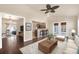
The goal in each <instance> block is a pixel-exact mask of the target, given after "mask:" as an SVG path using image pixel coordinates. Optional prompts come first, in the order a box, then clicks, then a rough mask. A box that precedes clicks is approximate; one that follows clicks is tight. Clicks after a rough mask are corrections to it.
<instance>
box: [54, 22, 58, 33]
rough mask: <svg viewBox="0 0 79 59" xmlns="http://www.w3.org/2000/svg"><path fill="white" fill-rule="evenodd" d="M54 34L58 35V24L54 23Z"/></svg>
mask: <svg viewBox="0 0 79 59" xmlns="http://www.w3.org/2000/svg"><path fill="white" fill-rule="evenodd" d="M54 34H58V23H54Z"/></svg>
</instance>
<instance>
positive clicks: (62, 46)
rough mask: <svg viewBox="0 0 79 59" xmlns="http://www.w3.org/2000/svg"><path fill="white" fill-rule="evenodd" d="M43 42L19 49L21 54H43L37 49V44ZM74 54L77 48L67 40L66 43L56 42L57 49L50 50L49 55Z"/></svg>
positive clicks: (71, 41)
mask: <svg viewBox="0 0 79 59" xmlns="http://www.w3.org/2000/svg"><path fill="white" fill-rule="evenodd" d="M43 40H46V39H43ZM43 40H40V41H38V42H35V43H33V44H30V45H27V46H25V47H22V48H20V51H21V52H22V53H23V54H44V53H43V52H41V51H40V50H39V49H38V43H39V42H41V41H43ZM76 53H77V46H76V45H75V43H74V42H73V40H68V42H67V41H64V42H62V41H58V44H57V47H56V48H55V49H54V50H52V52H51V53H50V54H76Z"/></svg>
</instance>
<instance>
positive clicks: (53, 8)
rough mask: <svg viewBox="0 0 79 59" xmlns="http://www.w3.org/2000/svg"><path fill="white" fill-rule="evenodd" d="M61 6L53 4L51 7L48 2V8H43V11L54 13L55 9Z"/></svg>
mask: <svg viewBox="0 0 79 59" xmlns="http://www.w3.org/2000/svg"><path fill="white" fill-rule="evenodd" d="M57 8H59V6H53V7H51V5H50V4H47V5H46V9H41V11H45V14H47V13H49V12H52V13H55V9H57Z"/></svg>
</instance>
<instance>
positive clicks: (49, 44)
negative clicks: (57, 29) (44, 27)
mask: <svg viewBox="0 0 79 59" xmlns="http://www.w3.org/2000/svg"><path fill="white" fill-rule="evenodd" d="M56 46H57V40H44V41H42V42H40V43H38V48H39V50H41V51H42V52H44V53H51V51H52V50H53V49H54V48H55V47H56Z"/></svg>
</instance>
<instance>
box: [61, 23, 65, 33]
mask: <svg viewBox="0 0 79 59" xmlns="http://www.w3.org/2000/svg"><path fill="white" fill-rule="evenodd" d="M61 32H66V22H62V23H61Z"/></svg>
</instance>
